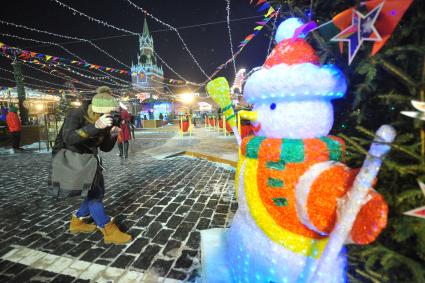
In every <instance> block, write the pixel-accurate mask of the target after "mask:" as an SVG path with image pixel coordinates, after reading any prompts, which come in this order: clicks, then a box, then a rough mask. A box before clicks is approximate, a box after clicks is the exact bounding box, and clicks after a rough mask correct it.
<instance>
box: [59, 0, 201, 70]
mask: <svg viewBox="0 0 425 283" xmlns="http://www.w3.org/2000/svg"><path fill="white" fill-rule="evenodd" d="M53 1H55V2H59V1H58V0H53ZM125 1H127V2H128V3H130V5H131V6H133V7H134V8H136V9H138V10H139V11H142V12H143V13H144V14H145V15H147V16H148V17H150V18H152V19H154V20H155V21H157V22H158V23H160V24H162V25H164V26H166V27H168V28H169V29H171V30H172V31H174V32H175V33H176V34H177V36H178V38H179V39H180V41H181V42H182V44H183V46H184V48H185V49H186V51H187V52H188V53H189V55H190V57H192V59H193V61H194V62H195V64H196V66H198V68H199V70H201V72H202V74H204V76H205V77H207V78H208V75H207V74H206V73H205V71H204V69H202V67H201V65H200V64H199V62H198V61H197V60H196V58H195V56H193V54H192V52H191V51H190V50H189V47H188V46H187V45H186V42H185V41H184V40H183V38H182V36H181V35H180V33H179V31H178V30H177V29H176V28H175V27H173V26H171V25H170V24H167V23H165V22H163V21H161V20H160V19H158V18H156V17H155V16H153V15H152V14H150V13H149V12H148V11H146V10H145V9H143V8H142V7H139V6H137V5H136V4H134V3H133V2H131V1H130V0H125Z"/></svg>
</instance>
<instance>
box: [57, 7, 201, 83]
mask: <svg viewBox="0 0 425 283" xmlns="http://www.w3.org/2000/svg"><path fill="white" fill-rule="evenodd" d="M52 1H54V2H56V3H58V4H59V5H61V4H62V5H61V6H63V7H66V8H68V9H70V10H71V11H73V12H74V13H75V14H78V15H80V16H82V17H85V18H87V19H89V20H90V21H93V22H96V23H98V24H102V25H103V26H106V27H109V28H112V29H115V30H118V31H122V32H126V33H129V34H132V35H137V36H140V34H139V33H136V32H133V31H130V30H127V29H124V28H120V27H117V26H115V25H112V24H109V23H108V22H106V21H103V20H99V19H97V18H93V17H91V16H89V15H87V14H85V13H83V12H81V11H78V10H76V9H74V8H72V7H70V6H68V5H66V4H63V3H62V2H60V1H58V0H52ZM153 53H154V55H155V57H157V58H158V59H159V60H160V61H161V63H163V64H164V65H165V66H166V67H167V68H168V69H169V70H170V71H171V72H172V73H173V74H175V75H176V76H178V77H179V78H180V79H182V80H184V81H186V82H189V81H188V80H187V79H185V78H184V77H183V76H182V75H180V74H179V73H178V72H176V71H175V70H174V69H173V68H172V67H171V66H170V65H169V64H167V62H165V60H163V59H162V58H161V56H159V55H158V53H157V52H155V50H153ZM193 84H194V85H196V83H193Z"/></svg>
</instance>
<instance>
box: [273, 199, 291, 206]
mask: <svg viewBox="0 0 425 283" xmlns="http://www.w3.org/2000/svg"><path fill="white" fill-rule="evenodd" d="M272 200H273V202H274V204H275V205H276V206H279V207H282V206H288V200H287V199H286V198H272Z"/></svg>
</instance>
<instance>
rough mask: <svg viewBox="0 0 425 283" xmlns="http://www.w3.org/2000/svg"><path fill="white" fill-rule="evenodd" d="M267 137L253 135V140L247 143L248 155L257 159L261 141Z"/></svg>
mask: <svg viewBox="0 0 425 283" xmlns="http://www.w3.org/2000/svg"><path fill="white" fill-rule="evenodd" d="M265 139H266V138H265V137H253V138H252V139H251V140H249V142H248V144H247V145H246V157H248V158H255V159H257V158H258V152H259V151H260V146H261V143H262V142H263V141H264V140H265Z"/></svg>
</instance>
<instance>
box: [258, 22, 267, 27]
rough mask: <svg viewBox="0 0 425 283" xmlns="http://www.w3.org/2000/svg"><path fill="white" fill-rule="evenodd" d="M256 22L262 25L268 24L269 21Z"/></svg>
mask: <svg viewBox="0 0 425 283" xmlns="http://www.w3.org/2000/svg"><path fill="white" fill-rule="evenodd" d="M256 24H258V25H260V26H264V25H265V24H267V22H265V21H261V22H256Z"/></svg>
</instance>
